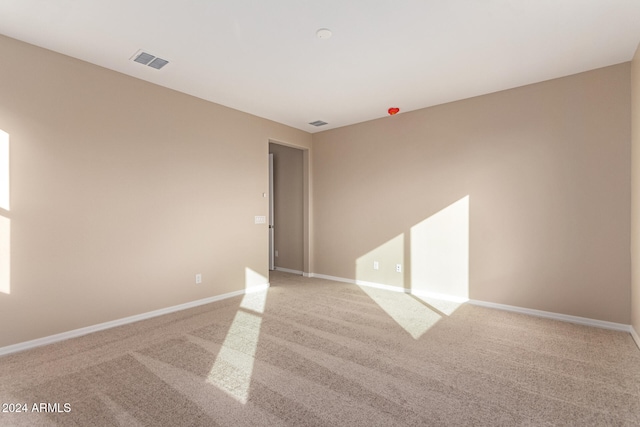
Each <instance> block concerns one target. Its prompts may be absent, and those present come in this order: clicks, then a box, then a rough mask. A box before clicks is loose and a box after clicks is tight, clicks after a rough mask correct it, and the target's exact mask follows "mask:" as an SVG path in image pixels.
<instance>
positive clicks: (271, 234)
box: [269, 153, 276, 270]
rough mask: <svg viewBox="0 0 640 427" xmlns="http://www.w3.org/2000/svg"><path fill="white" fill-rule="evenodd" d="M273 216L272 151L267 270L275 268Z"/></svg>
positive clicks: (271, 154) (270, 156) (271, 156)
mask: <svg viewBox="0 0 640 427" xmlns="http://www.w3.org/2000/svg"><path fill="white" fill-rule="evenodd" d="M274 237H275V236H274V216H273V153H269V270H275V269H276V263H275V242H274Z"/></svg>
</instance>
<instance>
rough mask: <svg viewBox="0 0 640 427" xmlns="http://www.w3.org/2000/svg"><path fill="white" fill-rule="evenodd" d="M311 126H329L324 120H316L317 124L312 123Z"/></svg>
mask: <svg viewBox="0 0 640 427" xmlns="http://www.w3.org/2000/svg"><path fill="white" fill-rule="evenodd" d="M309 124H310V125H312V126H324V125H326V124H327V122H323V121H322V120H316V121H315V122H311V123H309Z"/></svg>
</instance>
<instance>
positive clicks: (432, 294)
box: [311, 274, 469, 303]
mask: <svg viewBox="0 0 640 427" xmlns="http://www.w3.org/2000/svg"><path fill="white" fill-rule="evenodd" d="M311 277H317V278H318V279H326V280H333V281H334V282H344V283H351V284H353V285H358V286H366V287H368V288H377V289H384V290H386V291H391V292H402V293H405V294H411V295H415V296H418V297H424V298H434V299H439V300H442V301H451V302H457V303H464V302H467V301H469V299H468V298H463V297H459V296H455V295H447V294H440V293H436V292H428V291H420V290H416V291H414V290H412V289H405V288H400V287H398V286H391V285H385V284H383V283H376V282H367V281H365V280H354V279H345V278H343V277H335V276H327V275H325V274H314V275H313V276H311Z"/></svg>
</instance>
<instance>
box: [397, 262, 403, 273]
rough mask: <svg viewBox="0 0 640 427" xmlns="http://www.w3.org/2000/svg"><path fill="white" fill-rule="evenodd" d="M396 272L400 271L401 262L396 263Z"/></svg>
mask: <svg viewBox="0 0 640 427" xmlns="http://www.w3.org/2000/svg"><path fill="white" fill-rule="evenodd" d="M396 272H397V273H402V264H396Z"/></svg>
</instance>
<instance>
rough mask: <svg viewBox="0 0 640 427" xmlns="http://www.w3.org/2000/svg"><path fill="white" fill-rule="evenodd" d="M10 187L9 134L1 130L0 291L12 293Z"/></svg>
mask: <svg viewBox="0 0 640 427" xmlns="http://www.w3.org/2000/svg"><path fill="white" fill-rule="evenodd" d="M10 188H11V187H10V183H9V134H8V133H6V132H5V131H3V130H0V292H1V293H4V294H10V293H11V220H10V219H9V218H8V217H7V213H8V212H9V203H10V200H11V197H10ZM5 211H6V212H5Z"/></svg>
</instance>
